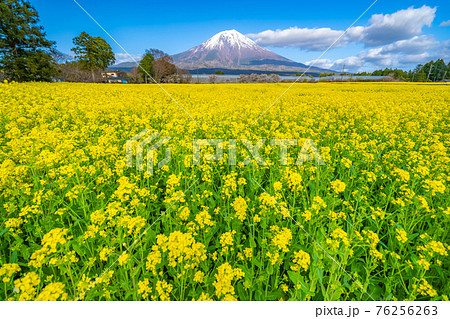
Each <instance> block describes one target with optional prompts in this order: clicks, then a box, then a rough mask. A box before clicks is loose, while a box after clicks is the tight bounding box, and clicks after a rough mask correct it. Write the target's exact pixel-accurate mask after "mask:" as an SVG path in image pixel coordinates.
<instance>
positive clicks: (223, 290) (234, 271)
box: [213, 263, 245, 298]
mask: <svg viewBox="0 0 450 319" xmlns="http://www.w3.org/2000/svg"><path fill="white" fill-rule="evenodd" d="M244 275H245V274H244V272H243V271H242V270H241V269H240V268H232V267H231V265H230V264H229V263H224V264H222V265H220V266H219V268H217V274H216V275H215V277H216V281H214V283H213V285H214V287H215V288H216V295H217V297H219V298H220V297H221V296H226V295H230V296H232V295H234V287H233V285H232V283H233V281H235V280H239V279H241V278H243V277H244Z"/></svg>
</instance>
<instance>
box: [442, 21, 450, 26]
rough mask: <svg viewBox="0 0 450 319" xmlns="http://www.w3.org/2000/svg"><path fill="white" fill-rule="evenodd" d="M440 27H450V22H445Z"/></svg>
mask: <svg viewBox="0 0 450 319" xmlns="http://www.w3.org/2000/svg"><path fill="white" fill-rule="evenodd" d="M439 26H440V27H450V20H447V21H443V22H442V23H441V24H440V25H439Z"/></svg>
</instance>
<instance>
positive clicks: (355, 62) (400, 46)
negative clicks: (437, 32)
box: [324, 35, 450, 72]
mask: <svg viewBox="0 0 450 319" xmlns="http://www.w3.org/2000/svg"><path fill="white" fill-rule="evenodd" d="M442 58H443V59H444V60H445V61H446V62H449V61H448V60H449V59H450V40H447V41H444V42H442V43H439V42H438V41H436V40H435V39H434V37H432V36H430V35H422V36H415V37H413V38H411V39H408V40H400V41H396V42H394V43H391V44H388V45H385V46H382V47H379V48H374V49H369V50H363V51H360V52H359V53H358V54H357V55H355V56H350V57H347V58H345V59H338V60H335V61H334V62H332V61H330V60H327V61H326V63H327V68H329V69H331V70H335V71H342V68H343V67H344V66H345V71H347V72H361V71H362V70H366V69H368V68H370V69H373V68H376V69H379V68H401V67H412V66H413V65H416V64H419V63H425V62H428V61H430V60H436V59H442ZM324 60H326V59H324Z"/></svg>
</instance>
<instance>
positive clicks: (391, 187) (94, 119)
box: [0, 83, 450, 300]
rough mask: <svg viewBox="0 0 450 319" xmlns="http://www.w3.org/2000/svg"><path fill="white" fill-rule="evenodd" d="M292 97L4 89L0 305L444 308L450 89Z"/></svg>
mask: <svg viewBox="0 0 450 319" xmlns="http://www.w3.org/2000/svg"><path fill="white" fill-rule="evenodd" d="M288 86H289V84H221V85H208V84H205V85H165V86H164V87H165V89H166V90H167V91H168V92H169V93H170V94H171V95H172V96H173V98H174V99H175V100H176V101H177V102H178V103H179V104H180V105H181V106H182V108H184V109H185V110H186V112H187V113H189V115H190V116H192V118H193V119H195V121H196V122H197V123H196V122H195V121H193V120H192V119H191V117H190V116H189V115H188V114H187V113H186V112H185V111H184V110H183V109H182V108H181V107H180V106H179V105H177V104H176V103H174V102H173V101H172V100H171V99H170V97H168V96H167V95H166V94H165V93H164V92H163V91H162V90H161V89H160V88H158V87H157V86H156V85H107V84H69V83H51V84H45V83H28V84H17V83H2V84H0V121H1V125H0V145H1V146H0V300H80V299H81V300H372V299H374V300H448V295H449V293H450V286H449V285H448V279H449V277H450V264H449V261H450V260H449V255H448V252H449V249H450V246H449V245H450V240H449V227H448V225H449V220H450V196H449V195H450V191H449V186H448V185H449V182H450V155H449V146H450V107H449V105H450V90H449V88H450V87H449V86H448V85H445V84H408V83H309V84H296V85H294V86H293V87H292V88H291V89H290V90H289V91H288V92H287V93H286V94H285V95H284V96H283V98H282V99H280V100H279V101H278V102H277V103H276V104H275V105H274V106H273V107H272V108H270V110H269V111H268V112H267V113H266V114H264V115H263V116H262V117H261V118H260V119H259V120H258V121H257V122H256V123H254V121H255V120H256V119H257V118H258V117H259V115H260V114H261V113H262V112H264V111H265V110H266V109H267V108H268V107H269V106H270V105H271V104H272V103H273V102H274V101H275V100H276V99H277V97H279V96H280V94H281V93H283V92H284V91H285V90H286V89H287V87H288ZM253 123H254V125H252V124H253ZM145 128H147V129H148V130H149V131H150V132H159V133H161V134H162V135H163V136H170V137H171V140H170V141H169V144H170V147H171V153H172V159H171V161H170V162H169V163H168V164H167V165H165V166H163V167H162V168H161V169H158V170H155V172H154V174H153V175H151V174H148V173H146V172H141V171H137V170H136V168H135V167H134V168H131V167H127V165H126V156H125V154H126V146H125V145H126V141H127V140H129V139H130V138H132V137H133V136H134V135H136V134H137V133H139V132H141V131H142V130H143V129H145ZM194 139H223V140H224V156H223V159H222V160H219V161H212V160H207V159H205V158H201V164H200V165H193V155H192V154H193V140H194ZM243 139H247V140H249V141H251V142H252V143H256V142H257V141H258V140H260V139H264V141H263V144H262V145H261V148H260V149H259V152H260V154H261V157H262V158H263V159H264V161H265V162H266V164H267V165H258V163H257V161H256V160H255V159H254V158H253V157H251V154H250V153H249V150H248V149H247V148H246V147H245V146H244V145H243V142H242V140H243ZM271 139H296V140H298V141H299V145H297V146H290V147H289V148H288V155H289V156H288V160H287V165H282V163H280V156H279V153H280V149H281V148H280V146H279V145H271V144H270V142H269V141H270V140H271ZM306 139H311V140H313V141H314V142H315V145H316V146H317V148H318V150H319V152H320V155H321V156H322V158H323V161H324V162H325V165H317V162H316V161H315V160H312V161H305V162H304V163H303V164H302V165H296V158H297V154H298V153H299V151H300V148H301V143H302V142H303V141H305V140H306ZM234 141H235V145H236V149H237V156H236V165H229V157H230V155H229V152H228V150H229V146H230V145H231V146H233V145H234V144H233V143H234ZM208 151H209V153H212V152H213V151H214V148H213V147H212V146H209V147H203V148H202V152H203V153H207V152H208ZM310 155H314V154H310ZM155 156H156V158H155V161H156V162H157V161H158V160H159V161H161V160H162V159H163V158H164V152H163V149H160V150H159V151H158V152H157V154H156V155H155ZM247 156H250V157H249V158H250V159H251V160H249V161H247V162H246V163H244V162H245V159H246V158H247ZM285 164H286V163H285Z"/></svg>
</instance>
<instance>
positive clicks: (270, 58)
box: [172, 30, 328, 73]
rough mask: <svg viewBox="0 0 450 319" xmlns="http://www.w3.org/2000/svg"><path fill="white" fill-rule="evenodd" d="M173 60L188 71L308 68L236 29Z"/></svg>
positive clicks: (291, 70)
mask: <svg viewBox="0 0 450 319" xmlns="http://www.w3.org/2000/svg"><path fill="white" fill-rule="evenodd" d="M172 57H173V60H174V62H175V64H176V65H177V66H178V67H180V68H183V69H188V70H193V69H200V68H224V69H254V70H267V71H290V72H302V71H305V70H306V69H307V67H308V66H307V65H305V64H302V63H297V62H294V61H292V60H289V59H287V58H285V57H282V56H281V55H278V54H276V53H274V52H272V51H270V50H268V49H266V48H263V47H260V46H259V45H257V44H256V43H255V42H254V41H253V40H251V39H250V38H248V37H246V36H245V35H243V34H241V33H239V32H238V31H236V30H228V31H222V32H220V33H217V34H216V35H214V36H213V37H212V38H210V39H209V40H207V41H206V42H203V43H202V44H200V45H198V46H196V47H193V48H192V49H190V50H188V51H185V52H182V53H179V54H175V55H173V56H172ZM310 71H312V72H319V73H320V72H326V71H328V70H323V69H319V68H311V69H310Z"/></svg>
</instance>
